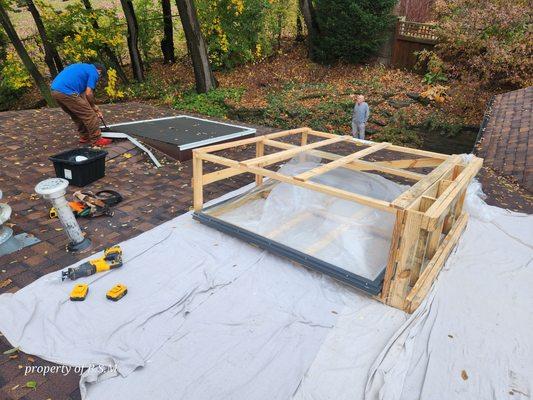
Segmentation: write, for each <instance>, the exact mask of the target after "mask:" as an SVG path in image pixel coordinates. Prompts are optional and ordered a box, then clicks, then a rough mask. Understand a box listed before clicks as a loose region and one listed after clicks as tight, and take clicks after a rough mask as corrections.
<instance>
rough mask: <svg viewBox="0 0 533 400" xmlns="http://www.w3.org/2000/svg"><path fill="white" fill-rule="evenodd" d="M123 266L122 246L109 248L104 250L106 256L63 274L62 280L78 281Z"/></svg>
mask: <svg viewBox="0 0 533 400" xmlns="http://www.w3.org/2000/svg"><path fill="white" fill-rule="evenodd" d="M121 266H122V249H121V248H120V246H113V247H109V248H107V249H105V250H104V255H103V256H102V257H100V258H95V259H94V260H89V261H87V262H85V263H83V264H80V265H78V266H77V267H74V268H69V269H67V270H66V271H62V272H61V280H62V281H64V280H65V279H67V278H69V279H71V280H73V281H74V280H76V279H78V278H82V277H84V276H91V275H93V274H96V273H97V272H104V271H109V270H110V269H115V268H119V267H121Z"/></svg>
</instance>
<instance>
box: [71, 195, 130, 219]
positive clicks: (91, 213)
mask: <svg viewBox="0 0 533 400" xmlns="http://www.w3.org/2000/svg"><path fill="white" fill-rule="evenodd" d="M74 197H75V198H76V199H77V201H76V203H81V204H82V205H83V206H84V207H83V208H82V209H81V210H79V211H77V212H78V215H77V216H80V217H87V218H91V217H99V216H100V215H107V216H109V217H112V216H113V211H112V210H111V207H112V206H114V205H116V204H118V203H120V202H121V201H122V196H121V195H120V193H118V192H116V191H114V190H101V191H99V192H96V193H93V192H82V191H77V192H75V193H74Z"/></svg>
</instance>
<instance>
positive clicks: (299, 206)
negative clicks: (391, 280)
mask: <svg viewBox="0 0 533 400" xmlns="http://www.w3.org/2000/svg"><path fill="white" fill-rule="evenodd" d="M317 165H320V164H319V163H317V162H316V161H314V160H310V161H309V160H308V159H307V160H302V159H301V157H298V158H296V159H294V160H292V161H291V162H290V163H288V164H286V165H284V166H283V167H282V168H281V169H280V170H279V172H280V173H282V174H284V175H289V176H293V175H297V174H300V173H302V172H305V171H308V170H310V169H312V168H315V167H316V166H317ZM312 180H313V181H314V182H317V183H321V184H326V185H329V186H333V187H336V188H339V189H342V190H346V191H349V192H352V193H357V194H361V195H365V196H368V197H373V198H376V199H380V200H384V201H392V200H394V199H395V198H396V197H397V196H399V195H400V194H401V193H402V192H403V191H405V190H406V189H407V187H406V186H403V185H399V184H397V183H395V182H392V181H390V180H387V179H385V178H383V177H381V176H379V175H375V174H371V173H365V172H358V171H353V170H349V169H345V168H339V169H336V170H333V171H330V172H327V173H325V174H322V175H319V176H316V177H314V178H313V179H312ZM265 182H266V183H264V184H263V185H260V186H258V187H256V188H254V189H252V190H251V191H249V192H247V193H245V194H243V195H240V196H238V197H236V198H233V199H231V200H229V201H226V202H224V203H223V204H220V205H217V206H214V207H211V208H208V209H205V210H204V213H205V214H207V215H209V216H211V217H213V218H216V219H218V220H220V221H223V222H225V223H228V224H231V225H232V226H234V227H235V228H236V229H238V230H242V229H244V230H246V231H249V232H252V233H253V234H255V235H259V236H261V237H264V238H265V239H267V240H271V241H275V242H277V243H280V244H282V245H284V246H287V247H289V248H291V249H294V250H297V251H299V252H302V253H304V254H305V255H308V256H312V257H315V258H318V259H319V260H321V261H323V262H325V263H327V264H331V265H333V266H336V267H338V268H340V269H342V270H345V271H348V272H351V273H352V274H355V275H358V276H360V277H363V278H365V279H368V280H370V281H374V280H376V279H377V278H378V277H379V276H380V274H382V273H383V271H384V269H385V266H386V263H387V257H388V254H389V249H390V243H391V237H392V229H393V225H394V219H395V215H394V214H392V213H387V212H384V211H380V210H377V209H375V208H372V207H368V206H364V205H361V204H359V203H355V202H352V201H348V200H343V199H340V198H337V197H333V196H331V195H327V194H323V193H319V192H316V191H313V190H310V189H305V188H301V187H298V186H294V185H290V184H285V183H278V182H273V181H265Z"/></svg>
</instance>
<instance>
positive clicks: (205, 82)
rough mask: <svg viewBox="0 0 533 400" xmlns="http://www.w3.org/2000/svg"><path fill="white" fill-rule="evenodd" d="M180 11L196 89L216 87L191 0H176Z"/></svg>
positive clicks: (206, 89)
mask: <svg viewBox="0 0 533 400" xmlns="http://www.w3.org/2000/svg"><path fill="white" fill-rule="evenodd" d="M176 5H177V6H178V11H179V13H180V19H181V25H182V26H183V31H184V32H185V40H186V41H187V49H188V50H189V54H190V56H191V60H192V65H193V68H194V78H195V80H196V91H197V92H198V93H207V92H208V91H210V90H211V89H214V88H216V82H215V76H214V75H213V71H212V69H211V63H210V62H209V57H208V55H207V45H206V43H205V39H204V37H203V35H202V31H201V30H200V23H199V22H198V15H197V13H196V7H195V6H194V1H193V0H176Z"/></svg>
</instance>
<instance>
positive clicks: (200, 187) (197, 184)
mask: <svg viewBox="0 0 533 400" xmlns="http://www.w3.org/2000/svg"><path fill="white" fill-rule="evenodd" d="M192 157H193V158H192V160H193V161H192V189H193V207H194V211H201V210H202V207H203V205H204V183H203V160H202V158H201V155H200V154H198V153H197V152H195V151H193V155H192Z"/></svg>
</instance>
